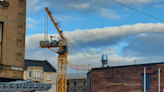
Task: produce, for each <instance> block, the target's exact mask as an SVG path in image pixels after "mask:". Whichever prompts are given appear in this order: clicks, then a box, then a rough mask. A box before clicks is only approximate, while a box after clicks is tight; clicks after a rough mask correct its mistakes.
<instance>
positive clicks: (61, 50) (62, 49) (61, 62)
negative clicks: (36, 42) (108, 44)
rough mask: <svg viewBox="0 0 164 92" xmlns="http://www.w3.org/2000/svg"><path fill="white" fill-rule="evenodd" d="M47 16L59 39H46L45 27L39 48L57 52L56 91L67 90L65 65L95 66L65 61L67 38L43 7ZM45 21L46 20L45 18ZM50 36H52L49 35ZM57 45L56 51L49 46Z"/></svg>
mask: <svg viewBox="0 0 164 92" xmlns="http://www.w3.org/2000/svg"><path fill="white" fill-rule="evenodd" d="M45 11H46V12H47V14H48V16H49V17H50V19H51V21H52V23H53V24H54V26H55V28H56V29H57V31H58V33H59V35H60V39H59V41H57V40H52V39H51V41H49V40H48V38H47V37H48V30H47V31H46V29H45V35H44V40H43V41H40V47H41V48H48V49H50V50H51V51H53V52H56V53H58V54H59V55H58V70H57V92H67V65H69V66H70V67H71V68H73V69H75V70H82V71H89V70H90V69H91V68H96V66H87V65H75V64H71V63H70V62H68V61H67V55H68V54H69V52H68V48H69V47H71V46H70V44H69V42H68V41H67V39H66V38H65V37H64V36H63V34H62V31H61V30H60V29H59V28H58V23H55V21H54V19H53V18H52V16H51V12H50V11H49V10H48V8H47V7H46V8H45ZM47 20H48V18H47ZM45 21H46V20H45ZM51 38H52V36H51ZM53 47H57V48H58V51H55V50H53V49H51V48H53Z"/></svg>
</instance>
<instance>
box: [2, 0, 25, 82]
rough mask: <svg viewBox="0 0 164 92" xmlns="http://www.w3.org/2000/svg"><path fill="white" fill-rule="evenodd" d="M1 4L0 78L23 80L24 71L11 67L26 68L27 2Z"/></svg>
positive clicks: (12, 0)
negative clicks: (0, 44) (0, 46)
mask: <svg viewBox="0 0 164 92" xmlns="http://www.w3.org/2000/svg"><path fill="white" fill-rule="evenodd" d="M0 3H1V4H0V22H1V23H3V31H2V34H3V36H2V37H3V38H2V48H1V49H2V52H1V53H2V54H1V59H0V78H14V79H23V71H14V70H11V67H20V68H24V53H25V29H26V0H5V2H0ZM3 4H4V5H3Z"/></svg>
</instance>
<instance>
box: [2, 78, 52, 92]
mask: <svg viewBox="0 0 164 92" xmlns="http://www.w3.org/2000/svg"><path fill="white" fill-rule="evenodd" d="M51 86H52V85H51V84H44V83H35V82H33V81H31V80H25V81H16V82H0V92H35V91H48V90H49V89H51Z"/></svg>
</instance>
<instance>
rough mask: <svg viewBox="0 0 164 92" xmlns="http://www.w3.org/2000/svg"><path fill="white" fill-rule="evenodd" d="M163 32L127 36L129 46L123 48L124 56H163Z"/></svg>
mask: <svg viewBox="0 0 164 92" xmlns="http://www.w3.org/2000/svg"><path fill="white" fill-rule="evenodd" d="M163 39H164V35H163V33H149V34H146V35H138V36H133V37H131V38H130V39H129V38H127V43H129V44H128V45H127V46H125V47H124V48H123V50H122V55H123V56H130V57H133V56H137V57H142V56H151V57H152V56H155V57H159V56H160V57H162V55H163V54H164V47H163V46H164V42H163Z"/></svg>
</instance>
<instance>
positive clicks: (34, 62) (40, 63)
mask: <svg viewBox="0 0 164 92" xmlns="http://www.w3.org/2000/svg"><path fill="white" fill-rule="evenodd" d="M28 66H39V67H43V68H44V72H56V69H55V68H54V67H53V66H52V65H51V64H50V63H49V62H48V61H47V60H44V61H41V60H29V59H25V66H24V67H25V70H27V67H28Z"/></svg>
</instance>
